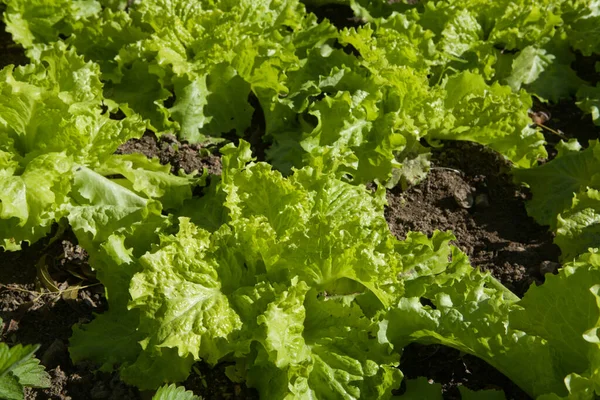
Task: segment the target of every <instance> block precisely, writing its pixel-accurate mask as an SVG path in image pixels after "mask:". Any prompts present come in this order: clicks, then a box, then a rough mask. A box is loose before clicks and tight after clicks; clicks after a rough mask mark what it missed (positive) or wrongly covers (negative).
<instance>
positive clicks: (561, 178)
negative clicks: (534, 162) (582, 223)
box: [513, 140, 600, 230]
mask: <svg viewBox="0 0 600 400" xmlns="http://www.w3.org/2000/svg"><path fill="white" fill-rule="evenodd" d="M513 175H514V176H515V178H516V179H517V181H519V182H522V183H526V184H527V185H528V186H529V187H530V189H531V192H532V194H533V197H532V199H531V200H530V201H529V202H528V203H527V213H528V214H529V215H531V216H532V217H533V218H535V220H536V221H537V222H538V223H539V224H540V225H549V226H550V228H551V229H553V230H554V229H555V228H556V224H557V220H556V218H557V216H558V214H560V213H561V212H563V210H568V209H570V208H571V205H572V201H573V196H575V195H576V194H577V193H580V192H582V191H584V190H586V188H588V187H590V188H592V189H600V146H598V141H597V140H594V141H590V145H589V147H588V148H587V149H585V150H581V151H569V152H565V153H564V154H563V155H562V156H561V157H557V158H555V159H554V160H552V161H550V162H548V163H546V164H544V165H541V166H539V167H536V168H531V169H514V170H513Z"/></svg>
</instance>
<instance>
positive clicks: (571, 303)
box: [510, 253, 600, 399]
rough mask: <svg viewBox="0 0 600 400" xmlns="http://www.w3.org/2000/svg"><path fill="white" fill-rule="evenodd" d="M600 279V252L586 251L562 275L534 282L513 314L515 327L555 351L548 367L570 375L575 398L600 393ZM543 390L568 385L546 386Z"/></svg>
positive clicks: (569, 385) (567, 382)
mask: <svg viewBox="0 0 600 400" xmlns="http://www.w3.org/2000/svg"><path fill="white" fill-rule="evenodd" d="M599 283H600V257H599V256H598V254H596V253H586V254H583V255H582V256H580V257H579V258H578V259H576V260H574V261H573V262H571V263H569V264H566V265H565V266H563V268H561V270H560V271H559V273H558V275H547V276H546V282H545V283H544V284H543V285H541V286H532V287H531V288H530V289H529V290H528V291H527V293H526V294H525V296H524V297H523V299H522V300H521V301H520V302H519V303H518V309H517V310H515V311H513V312H512V313H511V316H510V324H511V325H512V326H514V328H516V329H519V330H522V331H525V332H527V333H528V334H530V335H536V336H537V337H540V338H542V339H543V340H544V341H546V343H547V345H548V346H549V347H550V349H551V354H552V363H551V364H549V365H547V366H546V367H549V366H550V365H551V366H552V369H553V370H554V371H555V373H556V374H557V375H558V376H564V377H565V378H564V384H565V386H566V387H567V389H568V392H569V394H570V395H571V396H573V398H582V399H592V398H594V396H597V395H598V394H599V393H600V387H599V386H598V378H600V376H599V374H598V371H599V370H600V349H599V346H598V343H599V342H600V339H599V337H598V330H599V329H600V297H599V290H600V284H599ZM542 393H548V394H551V393H555V394H563V393H564V390H561V391H552V390H550V388H546V389H545V390H544V391H543V392H541V393H539V394H542ZM571 396H569V398H571ZM577 396H579V397H577Z"/></svg>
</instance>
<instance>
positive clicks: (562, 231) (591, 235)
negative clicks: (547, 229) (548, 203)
mask: <svg viewBox="0 0 600 400" xmlns="http://www.w3.org/2000/svg"><path fill="white" fill-rule="evenodd" d="M554 243H556V244H557V245H558V247H560V250H561V259H562V260H565V261H569V260H572V259H574V258H575V257H577V256H578V255H579V254H583V253H585V252H586V251H587V250H588V249H589V248H600V192H598V190H594V189H590V188H588V189H587V191H584V192H580V193H577V194H576V195H575V196H574V198H573V203H572V207H571V208H569V209H567V210H565V211H564V212H562V213H561V214H559V215H558V216H557V223H556V238H555V239H554Z"/></svg>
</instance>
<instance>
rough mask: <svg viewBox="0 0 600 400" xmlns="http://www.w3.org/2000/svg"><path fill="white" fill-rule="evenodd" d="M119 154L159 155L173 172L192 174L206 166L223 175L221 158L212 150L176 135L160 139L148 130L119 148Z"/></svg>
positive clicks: (214, 173)
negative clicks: (190, 142) (181, 140)
mask: <svg viewBox="0 0 600 400" xmlns="http://www.w3.org/2000/svg"><path fill="white" fill-rule="evenodd" d="M116 153H117V154H131V153H140V154H143V155H145V156H146V157H148V158H153V157H158V159H159V160H160V163H161V164H163V165H166V164H170V165H171V172H172V173H173V174H177V173H178V171H179V170H183V171H185V173H186V174H191V173H192V172H194V171H198V172H201V171H202V170H203V169H204V168H206V169H207V171H208V173H209V174H212V175H221V159H220V158H219V157H218V156H216V155H214V154H213V153H212V151H211V150H209V149H207V148H203V147H202V146H201V145H199V144H189V143H185V142H183V143H182V142H179V141H178V140H177V138H176V137H175V136H174V135H171V134H166V135H162V136H161V137H160V139H158V138H157V137H156V135H155V134H154V133H153V132H150V131H148V132H146V133H145V134H144V136H142V137H141V138H140V139H131V140H129V141H128V142H126V143H124V144H122V145H121V146H119V148H118V149H117V152H116Z"/></svg>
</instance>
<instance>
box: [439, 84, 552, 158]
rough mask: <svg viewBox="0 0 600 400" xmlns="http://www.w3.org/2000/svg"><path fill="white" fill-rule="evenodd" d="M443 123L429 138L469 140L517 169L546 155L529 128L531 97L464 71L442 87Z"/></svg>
mask: <svg viewBox="0 0 600 400" xmlns="http://www.w3.org/2000/svg"><path fill="white" fill-rule="evenodd" d="M444 89H445V91H446V98H445V100H444V106H445V107H446V108H447V109H448V111H449V112H448V114H447V116H446V121H444V123H443V125H442V126H441V127H440V129H437V130H436V131H434V132H431V133H430V135H429V136H430V137H431V138H435V139H452V140H469V141H473V142H476V143H480V144H483V145H487V146H489V147H491V148H492V149H494V150H496V151H497V152H499V153H500V154H502V155H504V156H505V157H506V158H508V159H509V160H510V161H512V162H513V163H515V164H516V165H517V166H519V167H523V168H529V167H531V166H533V165H535V164H536V162H537V160H538V159H540V158H545V157H546V156H547V153H546V150H545V148H544V146H543V145H544V136H543V135H542V133H541V132H539V131H537V130H535V129H532V128H530V127H529V124H530V123H531V120H530V118H529V117H528V115H527V110H528V109H529V108H530V107H531V97H530V96H528V95H527V94H526V93H525V92H523V91H521V92H519V93H513V92H512V90H511V89H510V88H509V87H507V86H502V85H500V84H498V83H494V84H492V85H491V86H490V85H488V84H486V83H485V81H484V79H483V77H482V76H481V75H477V74H473V73H471V72H463V73H460V74H458V75H455V76H452V77H450V78H448V79H447V80H446V82H445V84H444Z"/></svg>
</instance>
